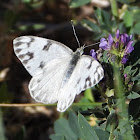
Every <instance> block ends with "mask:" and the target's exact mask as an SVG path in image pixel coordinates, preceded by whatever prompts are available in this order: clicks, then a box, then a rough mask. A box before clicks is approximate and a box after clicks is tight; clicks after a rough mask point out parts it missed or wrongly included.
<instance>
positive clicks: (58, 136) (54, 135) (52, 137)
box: [50, 134, 65, 140]
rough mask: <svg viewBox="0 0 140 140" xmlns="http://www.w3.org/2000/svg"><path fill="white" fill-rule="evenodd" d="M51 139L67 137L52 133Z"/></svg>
mask: <svg viewBox="0 0 140 140" xmlns="http://www.w3.org/2000/svg"><path fill="white" fill-rule="evenodd" d="M50 139H51V140H65V137H64V136H62V135H59V134H53V135H50Z"/></svg>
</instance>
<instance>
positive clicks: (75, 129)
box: [68, 112, 82, 138]
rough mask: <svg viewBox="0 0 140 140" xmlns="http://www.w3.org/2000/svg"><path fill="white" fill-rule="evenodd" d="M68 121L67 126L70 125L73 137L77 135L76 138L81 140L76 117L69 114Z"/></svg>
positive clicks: (73, 114)
mask: <svg viewBox="0 0 140 140" xmlns="http://www.w3.org/2000/svg"><path fill="white" fill-rule="evenodd" d="M68 121H69V125H70V127H71V129H72V130H73V132H74V133H75V135H77V136H78V138H81V137H82V134H81V131H80V127H79V124H78V117H77V115H76V114H75V113H73V112H70V113H69V118H68Z"/></svg>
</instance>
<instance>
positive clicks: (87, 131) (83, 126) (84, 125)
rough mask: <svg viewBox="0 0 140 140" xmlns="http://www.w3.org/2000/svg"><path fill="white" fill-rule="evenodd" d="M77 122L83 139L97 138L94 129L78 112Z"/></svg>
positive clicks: (94, 139) (97, 139) (92, 139)
mask: <svg viewBox="0 0 140 140" xmlns="http://www.w3.org/2000/svg"><path fill="white" fill-rule="evenodd" d="M78 123H79V126H80V130H81V133H82V135H83V138H84V140H99V138H98V136H97V134H96V132H95V131H94V129H93V128H92V127H91V126H90V125H89V123H88V122H87V120H86V119H85V118H84V116H83V115H81V114H80V113H79V114H78Z"/></svg>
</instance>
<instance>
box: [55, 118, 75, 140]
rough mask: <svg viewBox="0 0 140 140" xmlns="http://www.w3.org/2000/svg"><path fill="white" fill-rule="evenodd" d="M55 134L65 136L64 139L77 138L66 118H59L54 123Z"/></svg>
mask: <svg viewBox="0 0 140 140" xmlns="http://www.w3.org/2000/svg"><path fill="white" fill-rule="evenodd" d="M54 130H55V133H56V134H59V135H62V136H65V138H66V139H72V140H77V136H76V135H75V133H74V132H73V131H72V129H71V128H70V126H69V123H68V121H67V120H66V119H59V120H57V121H56V122H55V124H54Z"/></svg>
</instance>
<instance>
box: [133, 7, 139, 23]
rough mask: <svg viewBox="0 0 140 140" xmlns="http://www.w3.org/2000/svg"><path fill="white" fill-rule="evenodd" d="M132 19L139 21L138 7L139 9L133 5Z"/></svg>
mask: <svg viewBox="0 0 140 140" xmlns="http://www.w3.org/2000/svg"><path fill="white" fill-rule="evenodd" d="M133 19H134V21H140V9H139V7H134V10H133Z"/></svg>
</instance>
